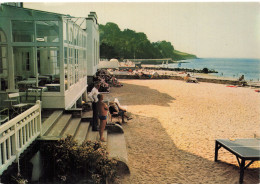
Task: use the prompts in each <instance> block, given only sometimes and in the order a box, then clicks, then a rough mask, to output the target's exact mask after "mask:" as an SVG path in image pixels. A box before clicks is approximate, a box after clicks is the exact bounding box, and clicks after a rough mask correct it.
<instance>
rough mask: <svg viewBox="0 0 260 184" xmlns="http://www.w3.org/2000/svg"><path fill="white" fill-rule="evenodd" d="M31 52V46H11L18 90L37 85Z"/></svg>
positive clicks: (32, 49) (32, 51)
mask: <svg viewBox="0 0 260 184" xmlns="http://www.w3.org/2000/svg"><path fill="white" fill-rule="evenodd" d="M33 53H34V48H33V47H13V59H14V65H15V68H14V70H15V79H16V80H15V82H16V87H17V88H18V89H19V90H20V91H24V90H26V88H27V87H30V86H37V80H36V76H37V70H36V62H35V60H34V56H33Z"/></svg>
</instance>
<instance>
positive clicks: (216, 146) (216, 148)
mask: <svg viewBox="0 0 260 184" xmlns="http://www.w3.org/2000/svg"><path fill="white" fill-rule="evenodd" d="M218 150H219V147H218V142H217V141H216V143H215V162H217V161H218Z"/></svg>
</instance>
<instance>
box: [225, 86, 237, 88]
mask: <svg viewBox="0 0 260 184" xmlns="http://www.w3.org/2000/svg"><path fill="white" fill-rule="evenodd" d="M227 87H230V88H236V87H237V86H227Z"/></svg>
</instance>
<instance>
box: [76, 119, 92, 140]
mask: <svg viewBox="0 0 260 184" xmlns="http://www.w3.org/2000/svg"><path fill="white" fill-rule="evenodd" d="M89 126H90V123H87V122H81V123H80V125H79V128H78V131H77V132H76V135H75V136H74V140H77V141H78V143H79V144H82V143H83V142H84V141H85V139H86V137H87V134H88V131H89Z"/></svg>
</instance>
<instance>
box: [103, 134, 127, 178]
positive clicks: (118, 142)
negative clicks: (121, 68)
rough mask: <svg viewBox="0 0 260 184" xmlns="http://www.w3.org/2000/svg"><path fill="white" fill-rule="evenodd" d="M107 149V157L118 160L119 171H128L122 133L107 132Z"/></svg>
mask: <svg viewBox="0 0 260 184" xmlns="http://www.w3.org/2000/svg"><path fill="white" fill-rule="evenodd" d="M107 151H108V152H109V157H111V158H114V159H116V160H117V161H118V169H119V170H120V171H122V172H124V173H130V170H129V167H128V157H127V150H126V142H125V136H124V134H123V133H114V134H108V138H107Z"/></svg>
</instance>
